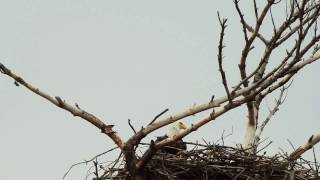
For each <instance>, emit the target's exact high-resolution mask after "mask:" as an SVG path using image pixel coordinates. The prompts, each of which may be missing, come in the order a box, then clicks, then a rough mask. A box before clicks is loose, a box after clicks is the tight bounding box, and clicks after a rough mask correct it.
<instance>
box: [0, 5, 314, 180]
mask: <svg viewBox="0 0 320 180" xmlns="http://www.w3.org/2000/svg"><path fill="white" fill-rule="evenodd" d="M259 3H262V2H259ZM263 3H264V4H263V5H261V8H258V6H259V5H258V2H256V0H253V1H252V6H253V7H254V12H252V14H254V16H255V19H256V21H255V23H254V24H250V23H249V22H248V21H247V20H246V18H245V16H244V13H243V11H242V8H241V3H240V0H234V5H235V11H236V12H237V13H238V15H239V17H240V18H239V19H240V23H241V26H242V34H243V41H244V46H243V48H242V52H241V55H240V59H239V65H238V66H239V73H240V76H241V79H240V80H239V82H238V84H236V85H235V86H232V87H234V88H230V87H231V86H230V84H229V83H228V80H227V74H226V73H225V71H224V69H223V58H224V54H223V49H224V48H225V46H226V45H225V42H224V36H225V33H226V29H227V19H226V18H221V17H220V16H219V14H218V20H219V22H220V28H221V32H220V39H219V42H218V56H217V61H218V65H219V71H220V74H221V79H222V84H223V87H224V89H225V95H222V96H220V97H216V98H214V97H212V98H211V100H209V101H208V102H204V103H203V104H200V105H196V106H194V107H192V108H189V109H187V110H185V111H182V112H179V113H177V114H175V115H171V116H169V117H165V118H162V119H159V116H161V115H162V114H163V113H161V114H159V115H158V116H157V117H156V118H155V119H154V120H153V121H152V122H150V123H149V124H147V125H145V126H144V127H143V128H141V129H140V130H139V131H137V132H135V134H134V135H133V136H131V137H130V138H129V139H127V140H124V139H123V138H121V136H120V135H119V134H118V133H117V132H116V128H117V127H116V126H114V125H112V124H109V123H106V121H103V120H101V119H100V118H98V117H96V116H95V115H93V114H91V113H89V112H87V111H85V110H83V109H81V108H80V107H79V106H78V105H77V104H75V105H72V104H69V103H68V102H66V101H65V100H63V98H61V97H59V96H55V97H53V96H50V95H49V94H47V93H46V92H43V91H41V90H40V89H39V88H37V87H35V86H33V85H32V84H31V83H29V82H28V81H26V80H25V79H23V78H22V77H20V76H19V75H17V74H15V73H14V72H13V71H11V70H10V69H8V68H7V67H6V66H5V65H3V64H1V63H0V71H1V73H2V74H4V75H7V76H9V77H10V78H12V79H13V80H14V83H15V85H17V86H19V85H22V86H24V87H26V88H27V89H29V90H30V91H32V92H34V93H35V94H37V95H39V96H41V97H43V98H45V99H47V100H48V101H50V102H51V103H53V104H54V105H56V106H57V107H59V108H62V109H64V110H66V111H68V112H70V113H71V114H73V115H74V116H79V117H81V118H82V119H84V120H86V121H88V122H90V123H91V124H92V125H94V126H96V127H97V128H98V129H100V130H101V132H102V133H104V134H106V135H107V136H108V137H109V138H110V139H111V140H112V141H113V142H114V143H115V144H116V145H117V146H118V147H119V148H120V149H121V152H122V153H123V155H124V158H125V161H126V168H127V169H128V171H129V172H130V174H131V176H132V177H134V179H137V180H142V179H145V178H144V173H143V172H144V167H145V166H146V164H147V163H148V161H149V160H150V159H151V158H152V157H153V155H154V154H155V153H156V152H157V150H159V149H160V148H162V147H164V146H166V145H168V144H170V143H173V142H176V141H177V140H180V139H181V138H183V137H185V136H187V135H189V134H190V133H192V132H194V131H197V129H199V128H201V127H202V126H204V125H206V124H207V123H208V122H210V121H213V120H218V119H219V117H220V116H222V115H224V114H225V113H227V112H229V111H231V110H232V109H235V108H238V107H239V106H241V105H245V106H246V107H247V115H248V123H247V131H246V134H245V139H244V143H243V146H242V147H243V148H245V149H247V150H248V151H249V152H251V153H256V147H257V145H258V142H259V140H260V136H261V133H262V131H263V129H264V128H265V126H266V124H267V123H268V122H269V120H270V119H271V117H272V116H273V114H274V113H275V112H276V111H277V110H278V107H279V106H280V104H281V103H282V102H283V101H284V98H285V95H284V94H285V90H286V89H287V88H288V86H289V84H290V81H291V80H292V78H293V77H294V76H295V75H296V74H298V73H299V72H300V70H301V69H302V68H304V67H305V66H307V65H309V64H312V63H314V62H316V61H318V60H319V59H320V51H319V46H318V44H317V43H318V42H319V40H320V35H319V32H318V19H319V15H320V1H319V0H299V1H298V0H291V1H290V2H287V1H284V0H278V1H275V0H267V1H263ZM284 3H285V4H286V9H287V11H286V12H287V15H286V17H285V18H284V19H282V20H281V23H280V25H276V23H274V22H275V19H274V18H273V14H272V9H273V8H282V9H283V4H284ZM281 4H282V5H281ZM267 17H270V18H271V20H272V22H273V24H272V25H273V31H272V32H268V33H262V32H261V28H262V26H263V25H264V24H265V20H266V19H267ZM259 41H260V42H262V43H263V45H264V47H263V48H264V52H263V54H261V55H260V58H259V59H254V60H252V59H251V61H255V62H256V63H257V64H258V65H257V66H256V67H255V69H254V70H253V71H250V72H249V70H248V69H247V68H246V65H247V63H248V59H249V55H250V53H252V52H253V51H254V48H255V45H256V43H258V42H259ZM260 42H259V43H260ZM288 42H291V44H289V43H288ZM278 49H286V50H285V51H284V52H283V53H280V54H283V55H282V56H278V55H277V57H276V58H274V57H272V55H274V54H275V51H276V50H278ZM271 57H272V58H271ZM270 62H272V63H270ZM271 64H273V65H272V66H271ZM278 89H280V91H281V94H280V97H279V100H278V101H277V103H276V106H275V107H274V109H272V110H270V115H269V116H268V118H267V119H265V120H264V121H262V122H261V120H260V119H259V108H260V104H261V102H262V100H263V99H264V98H265V97H267V96H268V95H269V94H270V93H272V92H274V91H276V90H278ZM210 109H211V111H210V113H208V114H207V116H205V117H203V118H201V119H199V120H198V121H195V122H193V124H192V125H191V126H190V127H189V128H187V129H186V130H184V131H183V132H181V133H179V134H178V135H176V136H174V137H170V138H167V139H164V140H162V141H160V142H156V143H155V142H154V141H151V142H150V146H149V148H148V149H147V150H146V151H145V152H144V154H143V155H142V156H141V157H138V156H137V155H136V152H135V151H136V149H137V146H138V145H139V143H140V142H141V140H142V139H143V138H145V137H146V136H148V135H149V134H150V133H151V132H153V131H155V130H158V129H160V128H162V127H164V126H167V125H169V124H171V123H174V122H176V121H178V120H181V119H184V118H186V117H188V116H192V115H194V114H197V113H200V112H203V111H206V110H210ZM158 119H159V120H158ZM259 121H260V124H259ZM319 137H320V135H319V134H318V135H314V136H311V137H310V139H309V140H308V141H307V143H306V144H305V145H303V146H301V147H300V148H299V149H297V150H296V151H295V152H293V153H292V154H291V155H290V157H291V159H293V160H294V159H296V158H298V157H299V156H300V155H301V154H303V153H304V152H305V151H307V150H308V149H310V148H311V147H312V146H313V145H314V144H316V143H318V142H319V141H320V138H319Z"/></svg>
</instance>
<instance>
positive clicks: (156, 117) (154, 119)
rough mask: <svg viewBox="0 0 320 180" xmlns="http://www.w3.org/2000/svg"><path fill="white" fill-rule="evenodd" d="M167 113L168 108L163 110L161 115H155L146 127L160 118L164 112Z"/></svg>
mask: <svg viewBox="0 0 320 180" xmlns="http://www.w3.org/2000/svg"><path fill="white" fill-rule="evenodd" d="M168 111H169V109H168V108H167V109H165V110H163V111H162V112H161V113H159V114H158V115H156V116H155V117H154V118H153V120H152V121H151V122H150V123H149V124H148V125H151V124H153V123H154V122H155V121H156V120H157V119H158V118H159V117H160V116H162V115H163V114H164V113H166V112H168Z"/></svg>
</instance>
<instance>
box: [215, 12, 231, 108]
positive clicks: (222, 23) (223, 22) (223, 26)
mask: <svg viewBox="0 0 320 180" xmlns="http://www.w3.org/2000/svg"><path fill="white" fill-rule="evenodd" d="M218 18H219V22H220V27H221V32H220V41H219V46H218V50H219V53H218V64H219V71H220V74H221V79H222V84H223V86H224V89H225V91H226V93H227V96H228V100H229V103H232V99H231V95H230V91H229V88H228V84H227V79H226V73H225V72H224V70H223V67H222V59H223V53H222V50H223V48H224V47H225V46H224V45H223V37H224V32H225V29H226V28H227V25H226V24H227V19H225V18H223V19H221V18H220V15H219V12H218Z"/></svg>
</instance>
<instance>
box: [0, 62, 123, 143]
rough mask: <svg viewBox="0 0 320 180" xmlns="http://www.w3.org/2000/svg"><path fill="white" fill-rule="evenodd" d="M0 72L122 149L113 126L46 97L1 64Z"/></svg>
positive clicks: (76, 108)
mask: <svg viewBox="0 0 320 180" xmlns="http://www.w3.org/2000/svg"><path fill="white" fill-rule="evenodd" d="M0 72H1V73H3V74H5V75H7V76H9V77H11V78H13V79H14V80H15V82H16V83H19V84H21V85H23V86H24V87H26V88H27V89H29V90H30V91H32V92H33V93H35V94H37V95H39V96H41V97H43V98H45V99H47V100H48V101H50V102H51V103H52V104H54V105H56V106H58V107H59V108H61V109H64V110H66V111H68V112H70V113H71V114H72V115H74V116H78V117H81V118H82V119H84V120H86V121H88V122H89V123H91V124H93V125H94V126H96V127H97V128H99V129H100V130H101V132H102V133H104V134H106V135H107V136H109V137H110V138H111V139H112V140H113V142H114V143H115V144H117V145H118V146H119V147H120V148H121V149H122V148H123V146H124V144H123V141H122V139H121V138H120V137H119V135H118V133H116V132H115V131H113V130H112V127H113V125H107V124H105V123H104V122H102V121H101V120H100V119H99V118H97V117H96V116H94V115H93V114H90V113H88V112H86V111H84V110H82V109H80V107H79V106H78V105H76V107H74V106H72V105H70V104H68V103H66V102H65V101H64V100H62V99H61V98H60V97H59V96H56V97H52V96H50V95H48V94H47V93H45V92H43V91H41V90H39V89H38V88H36V87H34V86H33V85H31V84H29V83H28V82H26V81H25V80H24V79H22V78H21V77H20V76H18V75H16V74H14V73H13V72H11V70H9V69H8V68H7V67H5V66H4V65H3V64H2V63H0Z"/></svg>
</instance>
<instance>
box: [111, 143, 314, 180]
mask: <svg viewBox="0 0 320 180" xmlns="http://www.w3.org/2000/svg"><path fill="white" fill-rule="evenodd" d="M111 171H112V172H116V173H111V174H113V175H114V176H113V177H112V178H111V177H109V178H107V179H133V178H131V177H130V175H129V173H128V172H127V170H126V169H125V168H122V169H114V170H111ZM106 174H109V173H106ZM143 174H144V175H145V177H146V179H148V180H149V179H150V180H151V179H152V180H229V179H230V180H234V179H237V180H244V179H246V180H250V179H251V180H256V179H257V180H259V179H263V180H268V179H272V180H280V179H281V180H284V179H288V180H293V179H295V180H300V179H301V180H305V179H308V180H316V179H317V180H319V179H320V172H319V165H318V164H315V163H312V162H308V161H305V160H303V159H299V160H298V161H294V162H291V161H289V160H288V158H287V157H286V156H285V155H279V154H278V155H275V156H273V157H267V156H265V155H250V154H248V153H247V152H246V151H244V150H241V149H237V148H232V147H226V146H217V145H214V146H207V147H205V148H199V149H198V148H197V147H196V148H194V149H193V150H190V151H181V152H179V153H178V154H177V155H173V154H167V153H157V154H156V155H154V157H153V158H152V159H151V160H150V161H149V162H148V164H147V166H146V167H145V169H144V173H143ZM109 175H110V174H109Z"/></svg>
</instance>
